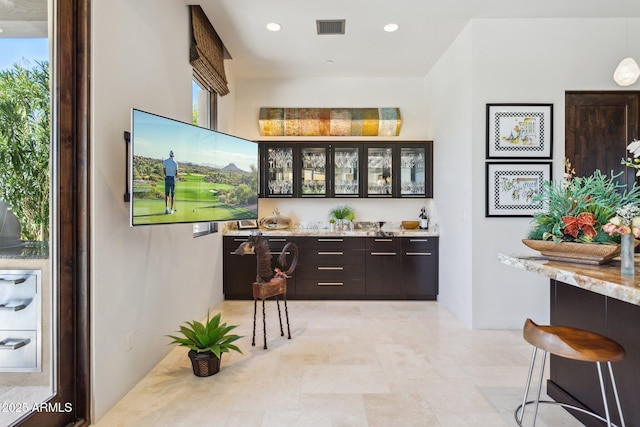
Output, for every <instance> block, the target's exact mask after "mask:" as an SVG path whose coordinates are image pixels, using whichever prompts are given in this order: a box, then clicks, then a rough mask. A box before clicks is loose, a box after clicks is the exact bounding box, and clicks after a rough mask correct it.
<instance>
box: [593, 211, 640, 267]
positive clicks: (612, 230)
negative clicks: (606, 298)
mask: <svg viewBox="0 0 640 427" xmlns="http://www.w3.org/2000/svg"><path fill="white" fill-rule="evenodd" d="M602 229H603V230H604V231H605V232H606V233H609V235H610V236H613V235H616V234H617V235H619V236H620V245H621V246H622V248H621V250H620V273H621V274H626V275H633V274H635V256H634V249H635V246H636V243H635V238H636V237H640V207H638V206H637V205H634V204H632V203H628V204H626V205H624V206H622V207H621V208H619V209H618V210H617V211H616V216H614V217H613V218H611V219H610V220H609V222H608V223H606V224H605V225H603V226H602Z"/></svg>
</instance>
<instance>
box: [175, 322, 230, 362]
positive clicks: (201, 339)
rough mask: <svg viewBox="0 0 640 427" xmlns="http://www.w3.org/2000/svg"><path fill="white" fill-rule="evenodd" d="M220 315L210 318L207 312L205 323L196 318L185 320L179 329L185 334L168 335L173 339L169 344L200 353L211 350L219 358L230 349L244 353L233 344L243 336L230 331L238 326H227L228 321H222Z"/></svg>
mask: <svg viewBox="0 0 640 427" xmlns="http://www.w3.org/2000/svg"><path fill="white" fill-rule="evenodd" d="M220 317H221V313H218V314H216V315H215V316H213V317H211V318H210V316H209V312H207V321H206V322H205V323H204V324H203V323H200V322H198V321H195V320H193V321H191V322H185V325H182V326H180V331H178V332H180V333H181V334H182V335H183V336H182V337H178V336H174V335H167V336H168V337H169V338H172V339H173V341H171V342H170V343H169V344H170V345H171V344H175V345H179V346H183V347H189V349H191V350H193V351H196V352H198V353H205V352H208V351H211V352H212V353H213V354H215V355H216V357H217V358H220V355H221V354H222V353H228V352H229V351H230V350H234V351H237V352H238V353H242V351H241V350H240V349H239V348H238V347H237V346H236V345H235V344H232V343H233V342H234V341H237V340H238V339H240V338H241V337H240V336H239V335H234V334H230V333H229V332H230V331H231V330H233V329H235V328H237V327H238V326H237V325H231V326H227V324H226V323H220Z"/></svg>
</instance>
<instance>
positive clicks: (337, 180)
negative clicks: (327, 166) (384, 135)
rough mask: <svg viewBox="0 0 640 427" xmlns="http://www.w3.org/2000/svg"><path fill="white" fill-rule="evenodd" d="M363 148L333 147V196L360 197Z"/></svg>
mask: <svg viewBox="0 0 640 427" xmlns="http://www.w3.org/2000/svg"><path fill="white" fill-rule="evenodd" d="M361 152H362V147H361V146H353V145H352V146H340V145H334V146H333V196H334V197H358V196H359V195H360V153H361Z"/></svg>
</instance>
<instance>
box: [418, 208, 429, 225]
mask: <svg viewBox="0 0 640 427" xmlns="http://www.w3.org/2000/svg"><path fill="white" fill-rule="evenodd" d="M418 218H420V228H421V229H422V230H426V229H428V228H429V217H427V208H425V207H424V206H423V207H422V209H420V215H418Z"/></svg>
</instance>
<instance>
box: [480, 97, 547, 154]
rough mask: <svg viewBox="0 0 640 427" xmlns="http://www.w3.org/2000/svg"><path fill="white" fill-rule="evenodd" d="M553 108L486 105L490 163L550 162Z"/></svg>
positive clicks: (532, 105) (543, 106)
mask: <svg viewBox="0 0 640 427" xmlns="http://www.w3.org/2000/svg"><path fill="white" fill-rule="evenodd" d="M552 155H553V104H487V159H551V157H552Z"/></svg>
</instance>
